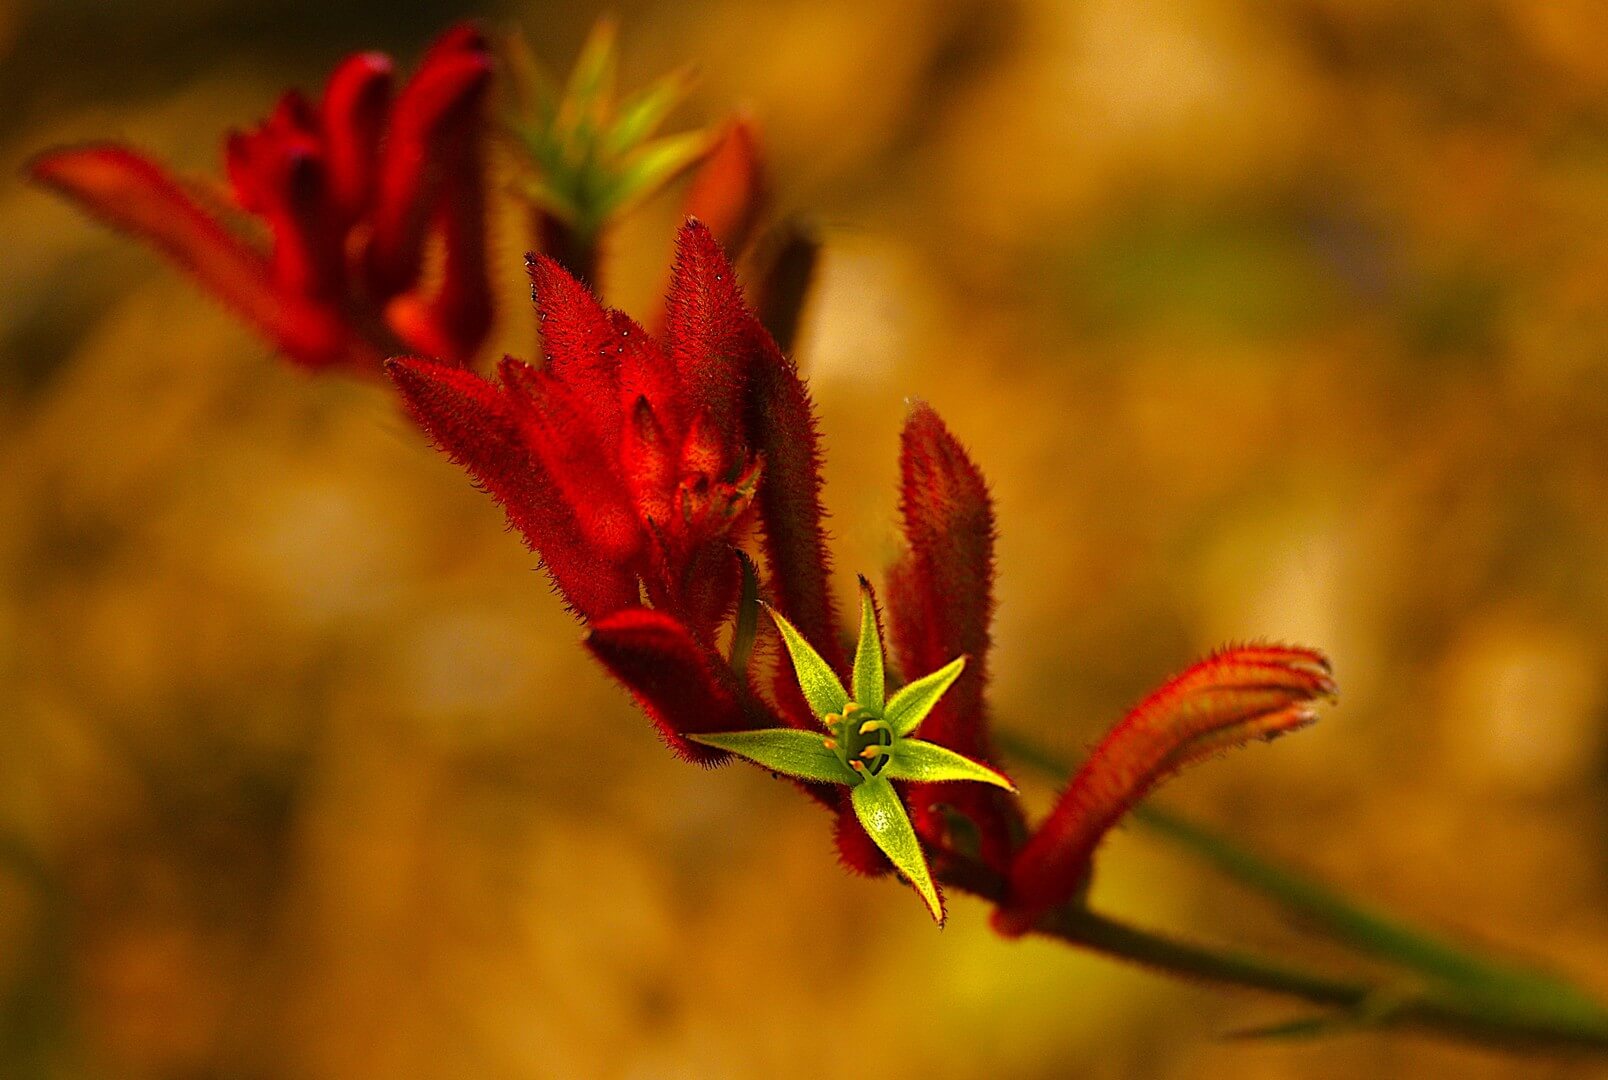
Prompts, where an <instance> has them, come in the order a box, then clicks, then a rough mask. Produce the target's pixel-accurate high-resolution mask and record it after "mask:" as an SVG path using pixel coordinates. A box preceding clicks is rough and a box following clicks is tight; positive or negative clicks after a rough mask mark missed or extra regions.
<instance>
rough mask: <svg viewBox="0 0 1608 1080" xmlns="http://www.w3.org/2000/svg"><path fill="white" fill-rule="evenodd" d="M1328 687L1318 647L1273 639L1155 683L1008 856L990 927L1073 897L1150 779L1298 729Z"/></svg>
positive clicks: (1031, 916)
mask: <svg viewBox="0 0 1608 1080" xmlns="http://www.w3.org/2000/svg"><path fill="white" fill-rule="evenodd" d="M1335 692H1336V691H1335V684H1334V680H1333V678H1332V677H1331V675H1330V669H1329V662H1328V660H1327V659H1326V658H1325V657H1324V656H1323V654H1321V653H1319V652H1316V651H1314V650H1311V649H1302V648H1288V647H1283V646H1274V645H1248V646H1238V647H1232V648H1227V649H1223V650H1221V651H1219V652H1216V653H1213V654H1212V655H1211V656H1208V657H1206V658H1205V659H1204V660H1201V661H1199V662H1198V663H1196V664H1195V665H1193V666H1192V667H1190V668H1189V669H1187V670H1186V671H1184V672H1183V673H1182V674H1180V675H1177V676H1175V677H1174V678H1172V679H1171V680H1169V681H1168V682H1166V683H1165V684H1163V685H1162V686H1161V688H1160V689H1158V690H1156V691H1155V692H1154V693H1152V694H1151V695H1150V696H1149V697H1147V698H1145V699H1144V700H1143V701H1141V702H1140V703H1139V704H1138V705H1137V706H1135V707H1134V709H1133V710H1132V711H1131V712H1129V713H1128V715H1127V716H1126V717H1125V718H1123V720H1122V722H1121V723H1119V724H1117V726H1116V727H1114V728H1112V729H1111V731H1110V732H1109V733H1108V734H1107V735H1106V737H1105V738H1104V739H1102V740H1101V741H1100V744H1099V745H1098V746H1096V747H1095V749H1094V752H1093V753H1092V754H1090V755H1089V759H1088V760H1087V761H1086V762H1084V764H1083V767H1082V768H1081V769H1079V770H1078V772H1077V774H1076V775H1075V776H1073V778H1072V781H1071V783H1070V784H1068V785H1067V788H1066V791H1065V792H1063V793H1062V795H1061V797H1060V799H1059V800H1058V801H1057V802H1056V804H1055V807H1054V809H1052V810H1051V811H1050V816H1049V817H1048V818H1047V819H1046V820H1045V821H1044V823H1043V824H1042V825H1041V826H1039V829H1038V831H1037V832H1035V833H1034V834H1033V836H1032V837H1031V838H1029V840H1028V842H1027V844H1026V845H1025V846H1024V847H1023V848H1022V850H1021V851H1020V853H1018V854H1017V856H1016V860H1015V862H1014V863H1013V864H1012V866H1011V874H1010V880H1011V903H1010V904H1009V905H1008V906H1007V907H1006V908H1002V909H1001V910H1000V911H999V912H997V913H996V916H995V925H996V926H997V927H998V928H999V929H1000V930H1002V931H1004V932H1006V933H1011V934H1018V933H1022V932H1024V931H1026V930H1029V929H1031V928H1032V926H1033V924H1034V922H1035V921H1036V920H1037V919H1038V917H1039V916H1041V915H1043V914H1044V913H1045V912H1047V911H1049V910H1050V909H1052V908H1055V907H1058V906H1060V905H1062V904H1065V903H1068V902H1070V901H1072V900H1074V899H1075V898H1076V897H1077V896H1078V894H1079V893H1080V892H1081V891H1082V889H1083V888H1084V887H1085V885H1086V883H1087V880H1088V877H1089V873H1090V869H1091V865H1092V861H1093V858H1094V853H1095V850H1096V848H1098V847H1099V844H1100V841H1101V839H1102V838H1104V836H1105V835H1106V833H1107V832H1109V831H1110V830H1111V828H1112V827H1113V826H1114V825H1116V824H1117V822H1119V821H1120V820H1121V819H1122V817H1123V816H1124V815H1125V814H1127V813H1128V811H1129V810H1131V809H1133V807H1134V806H1135V805H1136V804H1137V803H1138V802H1139V801H1140V800H1142V799H1143V798H1144V797H1145V796H1146V795H1148V794H1149V793H1150V792H1151V791H1152V790H1154V789H1155V787H1156V786H1157V785H1158V784H1160V783H1162V782H1163V781H1165V780H1167V779H1168V778H1169V777H1171V776H1174V775H1175V774H1177V773H1178V772H1179V771H1180V770H1181V769H1184V768H1185V767H1187V766H1189V765H1192V764H1194V763H1195V762H1198V761H1203V760H1205V759H1207V758H1209V757H1213V756H1215V755H1217V754H1219V753H1221V752H1222V751H1224V750H1228V749H1231V748H1233V747H1236V746H1242V745H1244V744H1245V743H1248V742H1251V741H1253V740H1256V739H1262V740H1271V739H1274V738H1277V737H1278V736H1280V735H1284V734H1287V733H1288V732H1291V731H1297V730H1299V729H1301V728H1303V727H1306V726H1307V725H1308V724H1311V723H1313V722H1314V721H1316V720H1317V715H1318V714H1317V711H1316V708H1315V706H1316V704H1317V703H1318V702H1319V701H1320V700H1323V699H1326V698H1332V697H1333V696H1334V695H1335Z"/></svg>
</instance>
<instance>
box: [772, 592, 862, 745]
mask: <svg viewBox="0 0 1608 1080" xmlns="http://www.w3.org/2000/svg"><path fill="white" fill-rule="evenodd" d="M765 610H766V611H769V612H770V616H771V619H772V620H773V621H774V622H775V623H776V629H777V630H778V631H780V632H781V635H782V644H783V645H786V646H787V655H788V656H789V657H791V658H792V661H793V672H794V673H795V674H796V675H797V676H798V686H799V689H800V690H802V691H804V700H805V701H807V702H809V703H810V710H811V711H812V712H814V713H815V715H816V717H817V718H819V719H820V720H822V721H823V722H824V721H825V719H826V718H827V717H828V716H831V715H833V714H841V713H842V712H843V707H844V706H845V705H847V704H848V703H849V695H848V693H847V692H846V691H845V690H844V689H843V683H842V682H841V681H840V680H839V679H838V677H837V672H835V671H833V670H832V665H831V664H828V663H827V662H826V661H825V660H824V659H822V657H821V654H820V653H818V652H816V651H815V649H814V648H813V647H812V646H811V645H810V643H809V642H807V641H805V640H804V635H803V634H800V633H799V632H798V630H797V629H796V628H795V627H794V626H793V624H792V623H790V622H788V621H787V619H785V618H784V617H783V616H782V614H781V612H779V611H777V610H776V609H775V608H773V607H770V606H769V605H766V608H765Z"/></svg>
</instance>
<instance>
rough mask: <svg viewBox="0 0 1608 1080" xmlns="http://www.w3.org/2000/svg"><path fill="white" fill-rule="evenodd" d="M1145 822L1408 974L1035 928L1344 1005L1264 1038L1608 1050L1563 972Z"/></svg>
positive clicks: (1139, 935) (1604, 1013)
mask: <svg viewBox="0 0 1608 1080" xmlns="http://www.w3.org/2000/svg"><path fill="white" fill-rule="evenodd" d="M998 742H999V743H1000V744H1001V746H1002V748H1004V749H1005V750H1006V752H1007V753H1009V754H1011V755H1012V756H1014V757H1016V758H1017V759H1018V760H1019V761H1021V762H1022V763H1024V764H1027V765H1030V766H1032V767H1034V768H1037V769H1040V770H1041V771H1043V772H1045V773H1048V774H1051V775H1055V776H1057V777H1061V776H1065V775H1066V774H1067V772H1068V768H1067V766H1066V764H1065V763H1063V762H1060V761H1058V760H1057V759H1056V758H1055V757H1054V756H1053V755H1051V754H1049V753H1046V752H1045V751H1043V750H1042V749H1041V748H1039V747H1037V746H1036V745H1034V744H1033V743H1032V742H1031V741H1029V740H1024V739H1021V738H1020V737H1018V736H1014V735H1008V734H1002V735H1000V736H999V737H998ZM1141 820H1144V821H1145V822H1146V823H1147V824H1149V825H1151V826H1152V827H1154V828H1156V829H1158V831H1160V832H1162V833H1163V834H1164V835H1168V836H1169V837H1170V838H1172V839H1173V840H1175V841H1177V842H1179V843H1181V844H1182V845H1183V846H1185V847H1187V848H1189V849H1190V850H1192V851H1194V852H1195V853H1196V854H1199V855H1202V856H1203V857H1205V858H1206V859H1207V861H1208V862H1210V863H1212V864H1213V865H1214V866H1216V867H1217V868H1218V869H1220V870H1222V871H1224V872H1225V873H1227V874H1228V875H1229V876H1231V877H1234V878H1236V879H1237V880H1239V881H1241V882H1242V883H1243V884H1246V885H1249V886H1251V887H1252V888H1255V889H1257V890H1258V891H1261V892H1263V893H1265V894H1267V895H1269V896H1271V897H1273V898H1274V899H1276V900H1279V901H1281V902H1282V903H1284V904H1285V905H1287V906H1288V907H1290V908H1291V909H1293V910H1295V911H1297V912H1298V913H1300V914H1302V915H1304V916H1307V917H1308V918H1310V919H1312V920H1313V921H1315V922H1316V923H1317V924H1319V926H1320V928H1322V929H1324V930H1326V931H1327V932H1328V933H1329V934H1330V936H1332V937H1334V938H1335V939H1336V940H1339V941H1341V942H1343V943H1345V944H1348V945H1350V946H1352V947H1353V948H1355V949H1357V950H1358V951H1359V952H1363V953H1366V954H1369V955H1371V956H1373V957H1375V958H1377V959H1383V960H1386V961H1390V962H1393V963H1395V964H1397V965H1398V966H1400V967H1403V968H1406V969H1408V971H1409V972H1410V974H1409V975H1407V976H1405V977H1402V978H1395V979H1377V978H1376V979H1372V980H1370V979H1360V978H1359V979H1350V978H1340V977H1333V976H1330V975H1327V974H1323V973H1319V972H1315V971H1312V970H1311V969H1308V968H1304V967H1300V966H1297V965H1292V964H1287V963H1285V962H1282V961H1276V960H1269V959H1267V958H1264V957H1261V956H1257V955H1254V954H1251V953H1246V952H1241V951H1238V950H1229V949H1219V948H1215V947H1211V946H1206V945H1201V944H1197V943H1193V942H1186V941H1182V940H1179V939H1177V938H1173V937H1170V936H1168V935H1165V934H1160V933H1156V932H1153V931H1149V930H1142V929H1139V928H1137V927H1133V926H1130V925H1128V924H1127V923H1124V922H1121V921H1118V920H1115V919H1111V918H1108V917H1107V916H1104V915H1101V914H1098V913H1096V912H1093V911H1090V910H1089V909H1088V908H1087V907H1085V906H1083V905H1082V904H1080V903H1074V904H1068V905H1066V906H1064V907H1062V908H1059V909H1057V910H1055V911H1052V912H1050V913H1049V914H1047V915H1045V916H1044V917H1043V918H1042V919H1040V920H1039V922H1038V924H1037V925H1036V926H1035V927H1034V932H1036V933H1040V934H1044V935H1046V936H1049V937H1054V938H1058V939H1060V940H1063V941H1066V942H1069V943H1071V944H1073V945H1077V946H1080V947H1082V948H1086V949H1090V950H1092V951H1094V952H1097V953H1101V954H1103V955H1105V956H1109V957H1113V958H1115V959H1120V960H1126V961H1129V962H1130V963H1135V964H1139V965H1140V966H1142V967H1147V968H1150V969H1151V970H1153V971H1157V972H1160V973H1164V974H1168V975H1173V976H1176V977H1179V978H1184V979H1189V980H1193V981H1202V982H1209V983H1215V984H1218V985H1224V986H1239V987H1244V988H1246V989H1252V990H1259V991H1263V992H1266V993H1271V994H1276V995H1279V996H1282V997H1287V998H1292V999H1295V1000H1298V1001H1303V1002H1306V1003H1308V1004H1311V1005H1316V1006H1320V1007H1322V1008H1325V1009H1329V1010H1337V1012H1338V1015H1336V1016H1332V1017H1325V1018H1323V1019H1320V1020H1315V1021H1299V1022H1297V1023H1295V1024H1290V1025H1285V1026H1283V1027H1281V1028H1277V1029H1269V1030H1268V1031H1267V1032H1264V1033H1263V1034H1265V1035H1279V1034H1283V1035H1294V1034H1314V1035H1315V1034H1325V1033H1330V1032H1333V1031H1338V1030H1342V1029H1347V1028H1358V1027H1371V1026H1382V1025H1387V1024H1390V1025H1410V1026H1414V1027H1419V1028H1423V1029H1427V1030H1432V1031H1436V1032H1439V1033H1441V1034H1444V1035H1449V1036H1452V1037H1455V1038H1458V1039H1461V1040H1464V1041H1469V1042H1477V1043H1482V1044H1485V1045H1491V1046H1499V1047H1503V1048H1508V1049H1517V1050H1530V1051H1535V1050H1545V1051H1552V1052H1560V1051H1574V1052H1581V1051H1587V1052H1592V1053H1597V1054H1601V1053H1608V1010H1604V1009H1603V1007H1602V1006H1600V1005H1599V1004H1597V1003H1596V1002H1595V1001H1594V1000H1593V999H1592V998H1590V997H1589V996H1587V995H1586V994H1585V993H1583V992H1582V991H1580V990H1579V989H1577V988H1576V987H1574V986H1572V985H1571V984H1569V983H1568V982H1566V981H1564V980H1562V979H1561V978H1558V977H1556V976H1553V975H1551V974H1550V973H1546V972H1541V971H1534V970H1531V969H1529V968H1527V967H1521V966H1518V965H1515V964H1511V963H1507V962H1503V961H1498V960H1491V959H1487V958H1485V957H1483V956H1481V955H1479V954H1477V953H1474V952H1471V951H1469V950H1467V949H1463V948H1460V947H1457V946H1454V945H1451V944H1448V943H1445V942H1442V941H1440V940H1439V939H1437V938H1435V937H1433V936H1431V935H1429V934H1426V933H1424V932H1422V931H1420V930H1418V929H1416V928H1414V927H1411V926H1409V925H1407V924H1405V923H1402V922H1400V921H1398V920H1395V919H1393V918H1390V917H1387V916H1385V915H1383V914H1380V913H1377V912H1374V911H1372V910H1371V909H1368V908H1365V907H1363V906H1361V905H1358V904H1355V903H1353V902H1352V901H1350V900H1348V899H1347V898H1345V897H1343V896H1341V895H1339V894H1338V893H1336V892H1334V891H1333V890H1331V889H1329V888H1327V887H1326V886H1323V885H1320V884H1318V883H1316V882H1312V881H1309V880H1308V879H1306V878H1304V877H1302V876H1301V875H1299V874H1298V873H1296V872H1295V871H1292V870H1287V869H1285V868H1283V867H1280V866H1278V865H1276V864H1275V863H1273V862H1271V861H1269V860H1267V859H1264V858H1263V857H1261V856H1258V855H1254V854H1251V853H1249V852H1246V851H1244V850H1243V849H1241V848H1240V847H1239V846H1238V845H1237V844H1235V843H1234V842H1233V841H1230V840H1227V839H1226V838H1222V837H1218V836H1216V835H1215V834H1213V833H1210V832H1209V831H1207V830H1205V829H1202V828H1201V827H1199V826H1196V825H1194V824H1193V823H1191V822H1188V821H1187V820H1185V819H1183V818H1181V817H1179V816H1178V815H1175V814H1171V813H1167V812H1161V811H1156V810H1150V811H1148V812H1147V813H1145V814H1143V815H1142V816H1141ZM943 876H944V880H945V881H946V882H947V883H948V884H951V885H954V886H955V887H957V888H962V889H965V890H967V891H969V892H973V893H976V894H977V895H979V896H982V897H984V898H985V899H989V900H992V901H994V902H995V903H1001V902H1003V901H1004V900H1005V899H1006V898H1007V896H1006V883H1005V882H1004V880H1003V879H1002V878H1000V876H999V875H998V874H996V873H994V872H993V871H991V870H988V869H987V868H985V867H982V866H980V865H979V864H977V863H956V864H951V865H949V866H947V867H946V868H945V873H944V875H943Z"/></svg>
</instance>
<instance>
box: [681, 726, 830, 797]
mask: <svg viewBox="0 0 1608 1080" xmlns="http://www.w3.org/2000/svg"><path fill="white" fill-rule="evenodd" d="M687 738H689V739H691V740H692V741H693V742H696V743H701V744H702V745H704V746H712V747H714V748H715V749H716V750H725V751H728V752H729V753H733V754H736V755H737V756H738V757H740V758H746V759H747V760H749V761H752V762H753V763H754V764H755V765H759V766H761V767H763V768H766V769H769V770H771V771H772V772H777V773H782V774H783V775H785V776H791V777H795V778H797V779H799V780H809V781H812V782H815V783H821V784H852V783H854V782H855V781H856V777H855V776H854V775H853V774H852V773H851V772H849V770H848V768H847V767H845V766H844V764H843V762H842V761H841V760H840V759H839V758H838V756H837V755H836V754H835V753H833V752H832V751H831V750H830V749H828V748H827V746H826V742H825V740H823V739H822V737H821V736H820V735H818V734H816V733H815V732H813V731H799V730H797V729H795V728H763V729H761V730H759V731H727V732H721V733H719V734H715V735H688V736H687Z"/></svg>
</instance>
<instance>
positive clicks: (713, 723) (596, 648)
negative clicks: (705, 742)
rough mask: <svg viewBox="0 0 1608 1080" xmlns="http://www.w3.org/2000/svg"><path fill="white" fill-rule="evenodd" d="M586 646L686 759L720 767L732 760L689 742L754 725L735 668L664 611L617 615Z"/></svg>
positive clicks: (598, 628)
mask: <svg viewBox="0 0 1608 1080" xmlns="http://www.w3.org/2000/svg"><path fill="white" fill-rule="evenodd" d="M586 647H587V648H588V649H589V650H591V652H592V655H594V656H596V657H597V658H598V660H599V661H601V662H602V664H603V666H604V667H606V668H607V669H608V670H609V673H610V674H611V675H613V676H614V677H615V678H616V679H618V680H620V682H621V683H623V684H624V685H625V688H626V689H627V690H629V691H630V692H631V695H632V696H633V697H634V698H636V701H637V704H638V705H639V706H641V708H642V710H643V711H644V712H645V713H647V714H648V717H649V718H650V719H651V720H652V721H653V723H654V725H655V726H656V727H657V728H658V729H659V734H660V736H661V737H662V738H663V739H664V741H665V743H666V744H667V745H668V746H669V747H670V749H672V750H674V751H675V752H676V754H677V755H678V756H680V757H682V758H684V759H686V760H687V761H692V762H697V763H698V764H702V765H716V764H719V763H721V762H724V761H726V760H727V759H728V758H729V757H730V755H729V754H727V753H725V752H724V751H720V750H715V749H712V748H710V747H707V746H702V745H700V744H698V743H695V742H692V741H690V740H689V739H687V738H686V736H688V735H703V734H712V733H715V732H721V731H740V730H743V729H745V728H749V727H752V726H753V724H752V723H751V722H750V721H749V719H748V717H747V716H746V715H745V714H744V712H743V709H742V706H741V704H740V701H739V696H738V692H737V684H736V679H735V677H734V676H733V675H732V673H731V670H730V669H729V668H728V667H727V666H726V665H725V664H723V663H722V662H721V661H720V658H719V657H718V656H716V655H715V654H714V653H713V652H712V651H711V650H710V649H708V648H707V647H706V646H704V645H701V644H699V643H698V642H697V641H696V640H695V639H694V638H693V636H692V634H691V633H690V632H689V631H688V629H687V628H686V627H685V626H683V625H682V624H681V623H680V622H678V621H677V620H675V619H674V618H672V617H670V616H669V615H666V614H665V613H664V612H661V611H653V610H650V609H648V608H633V609H629V610H626V611H621V612H617V613H616V614H614V615H611V616H609V617H608V618H606V619H603V620H601V621H599V622H598V623H596V624H595V625H594V626H593V627H592V632H591V633H590V634H589V635H587V638H586Z"/></svg>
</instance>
